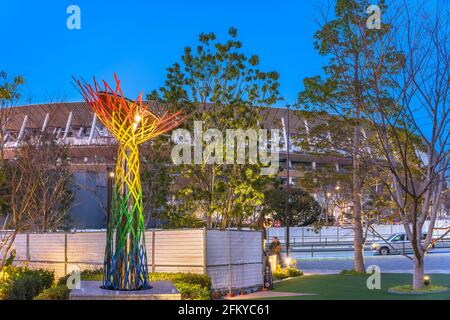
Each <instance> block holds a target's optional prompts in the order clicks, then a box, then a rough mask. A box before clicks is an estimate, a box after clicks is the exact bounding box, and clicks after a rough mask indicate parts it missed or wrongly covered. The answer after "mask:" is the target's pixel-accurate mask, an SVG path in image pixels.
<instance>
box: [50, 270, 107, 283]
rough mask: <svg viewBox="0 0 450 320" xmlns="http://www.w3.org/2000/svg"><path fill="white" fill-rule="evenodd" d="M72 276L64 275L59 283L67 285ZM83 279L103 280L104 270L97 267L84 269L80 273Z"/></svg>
mask: <svg viewBox="0 0 450 320" xmlns="http://www.w3.org/2000/svg"><path fill="white" fill-rule="evenodd" d="M69 277H70V274H66V275H65V276H64V277H61V278H59V279H58V282H57V285H67V279H68V278H69ZM80 278H81V280H86V281H102V280H103V270H102V269H95V270H83V271H81V274H80Z"/></svg>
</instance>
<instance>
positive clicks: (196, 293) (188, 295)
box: [149, 272, 211, 300]
mask: <svg viewBox="0 0 450 320" xmlns="http://www.w3.org/2000/svg"><path fill="white" fill-rule="evenodd" d="M149 280H150V281H158V280H171V281H172V282H173V284H174V286H175V288H177V290H178V291H180V293H181V298H182V299H184V300H210V299H211V278H210V277H209V276H208V275H206V274H195V273H163V272H157V273H150V274H149Z"/></svg>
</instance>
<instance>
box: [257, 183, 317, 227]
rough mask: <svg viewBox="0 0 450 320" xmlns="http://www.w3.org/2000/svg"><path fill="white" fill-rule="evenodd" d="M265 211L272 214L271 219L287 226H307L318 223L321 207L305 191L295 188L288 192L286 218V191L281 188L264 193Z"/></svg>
mask: <svg viewBox="0 0 450 320" xmlns="http://www.w3.org/2000/svg"><path fill="white" fill-rule="evenodd" d="M265 195H266V208H265V210H266V211H268V212H269V213H271V214H272V217H273V219H275V220H280V221H282V222H283V223H285V224H286V223H287V224H289V226H291V227H293V226H299V227H302V226H309V225H311V224H313V223H316V222H319V220H320V217H321V214H322V207H321V206H320V204H319V203H318V202H317V201H316V200H314V198H313V197H312V196H311V195H310V194H309V193H308V192H306V191H304V190H302V189H300V188H295V189H292V190H290V192H289V210H288V212H289V216H288V217H286V189H285V188H284V187H283V186H279V187H275V188H271V189H269V190H267V191H266V193H265Z"/></svg>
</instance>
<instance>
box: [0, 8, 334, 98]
mask: <svg viewBox="0 0 450 320" xmlns="http://www.w3.org/2000/svg"><path fill="white" fill-rule="evenodd" d="M324 3H326V1H324V0H319V1H313V0H309V1H306V0H302V1H300V0H280V1H270V0H257V1H256V0H251V1H249V0H227V1H211V0H208V1H207V0H191V1H187V0H184V1H182V0H174V1H143V0H141V1H131V0H130V1H123V0H122V1H119V0H109V1H106V0H96V1H92V0H90V1H87V0H71V1H66V0H58V1H54V0H47V1H25V0H14V1H1V3H0V30H1V31H2V34H3V37H2V45H1V47H2V48H1V49H0V70H5V71H6V72H8V73H9V75H23V76H24V77H25V79H26V86H25V87H24V90H23V98H22V101H21V103H40V102H55V101H79V100H81V96H80V95H79V94H78V92H77V91H76V90H75V89H74V87H73V86H72V80H71V77H72V75H76V76H81V77H84V78H86V79H91V77H92V76H96V77H97V78H98V79H105V80H107V81H111V80H112V75H113V72H117V73H118V75H119V77H120V79H121V80H122V83H123V87H124V93H125V94H126V95H127V96H128V97H130V98H133V97H135V96H136V95H137V94H139V93H140V92H141V91H143V92H144V93H148V92H150V91H151V90H152V89H156V88H159V87H161V86H162V85H163V82H164V79H165V74H166V71H165V69H166V68H167V67H168V66H170V65H171V64H172V63H174V62H176V61H179V60H180V57H181V55H182V54H183V48H184V47H185V46H195V45H196V44H197V38H198V34H199V33H201V32H216V33H217V34H218V36H219V38H221V39H225V37H226V35H227V30H228V28H229V27H230V26H234V27H236V28H237V29H238V30H239V39H240V40H241V41H242V42H243V45H244V51H245V52H246V53H248V54H258V55H259V57H260V63H261V65H260V66H261V68H262V69H263V70H266V71H269V70H275V71H278V72H279V73H280V75H281V78H280V82H281V94H282V96H283V97H284V98H285V99H286V101H288V102H290V103H292V102H293V101H294V100H295V98H296V96H297V93H298V92H299V91H300V90H301V89H302V79H303V78H304V77H306V76H312V75H316V74H319V73H321V66H322V62H323V61H324V60H323V59H322V58H320V57H319V56H318V55H317V53H316V52H315V50H314V47H313V34H314V32H315V31H316V30H317V24H316V22H315V19H316V18H319V13H320V11H319V8H320V7H321V6H322V5H323V4H324ZM71 4H76V5H78V6H79V7H80V8H81V30H68V29H67V27H66V19H67V17H68V16H69V15H68V14H67V13H66V9H67V7H68V6H69V5H71ZM284 104H285V102H282V103H281V105H284Z"/></svg>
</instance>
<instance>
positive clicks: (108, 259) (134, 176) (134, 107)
mask: <svg viewBox="0 0 450 320" xmlns="http://www.w3.org/2000/svg"><path fill="white" fill-rule="evenodd" d="M114 79H115V81H116V88H115V90H113V89H112V88H111V87H110V86H109V85H108V84H107V83H106V82H105V81H103V84H104V89H102V90H101V88H100V86H99V85H98V83H97V82H96V80H95V78H94V86H93V87H92V86H91V85H89V84H87V83H86V82H85V81H83V82H81V81H80V80H75V81H76V82H77V84H78V86H79V87H80V89H81V93H82V95H83V97H84V99H85V101H86V102H87V103H88V104H89V105H90V106H91V108H92V109H93V110H94V112H95V113H96V114H97V116H98V118H99V119H100V120H101V121H102V123H103V124H104V125H105V127H106V128H107V129H108V130H109V131H110V132H111V134H113V135H114V136H115V137H116V139H117V140H118V142H119V149H118V155H117V164H116V169H115V183H114V189H113V196H112V207H111V217H110V218H109V221H108V229H107V239H106V249H105V260H104V271H103V272H104V273H103V288H105V289H111V290H140V289H148V288H150V284H149V282H148V267H147V253H146V247H145V226H144V215H143V208H142V186H141V179H140V173H139V153H138V145H140V144H142V143H144V142H146V141H148V140H150V139H152V138H155V137H157V136H159V135H160V134H163V133H165V132H168V131H170V130H172V129H173V128H175V127H177V126H178V125H179V123H180V121H182V119H180V118H179V115H180V112H176V113H174V114H170V115H169V114H168V113H167V112H166V113H165V114H164V115H163V116H162V117H158V116H157V115H156V114H155V113H152V112H151V111H150V110H149V109H148V107H147V106H145V105H144V104H143V102H142V94H140V95H139V97H138V98H137V99H136V100H135V101H134V102H132V101H130V100H128V99H126V98H124V96H123V93H122V89H121V88H120V81H119V79H118V78H117V76H116V74H114Z"/></svg>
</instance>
